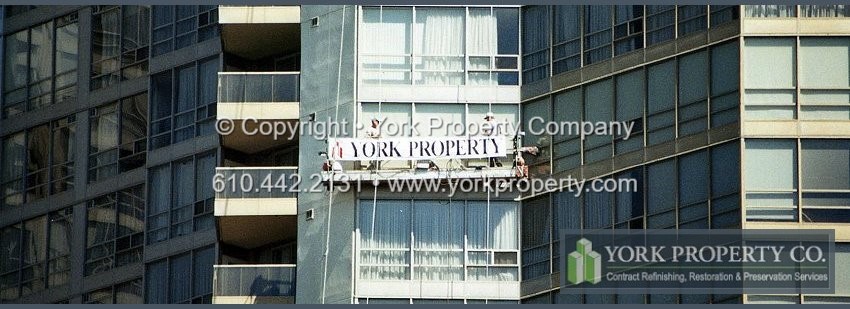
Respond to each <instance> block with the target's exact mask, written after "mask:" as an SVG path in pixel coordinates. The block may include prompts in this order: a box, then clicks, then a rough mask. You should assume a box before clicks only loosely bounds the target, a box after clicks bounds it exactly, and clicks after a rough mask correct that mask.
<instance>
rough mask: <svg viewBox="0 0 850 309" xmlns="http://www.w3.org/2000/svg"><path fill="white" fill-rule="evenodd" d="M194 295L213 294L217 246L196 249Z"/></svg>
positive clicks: (193, 266)
mask: <svg viewBox="0 0 850 309" xmlns="http://www.w3.org/2000/svg"><path fill="white" fill-rule="evenodd" d="M192 258H193V261H192V295H193V297H204V296H207V295H209V294H212V286H213V264H215V260H216V253H215V247H209V248H205V249H200V250H196V251H195V255H194V256H193V257H192Z"/></svg>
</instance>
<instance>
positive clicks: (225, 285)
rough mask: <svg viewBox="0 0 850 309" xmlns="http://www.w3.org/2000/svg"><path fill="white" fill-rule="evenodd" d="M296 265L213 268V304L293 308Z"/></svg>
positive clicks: (223, 266) (220, 266) (221, 266)
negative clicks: (269, 305)
mask: <svg viewBox="0 0 850 309" xmlns="http://www.w3.org/2000/svg"><path fill="white" fill-rule="evenodd" d="M295 280H296V267H295V265H215V266H213V300H212V302H213V304H293V303H295Z"/></svg>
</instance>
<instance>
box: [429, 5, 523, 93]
mask: <svg viewBox="0 0 850 309" xmlns="http://www.w3.org/2000/svg"><path fill="white" fill-rule="evenodd" d="M417 12H418V11H417ZM417 14H418V13H417ZM518 18H519V17H518V12H517V10H516V9H508V8H493V9H492V10H491V9H490V8H469V22H468V27H469V29H467V32H468V33H469V35H468V36H467V42H466V44H467V51H466V53H467V54H468V55H469V63H468V66H467V70H468V71H469V72H468V80H469V84H470V85H518V84H519V74H518V73H517V72H516V70H518V69H519V68H518V66H517V63H518V57H517V56H505V55H517V54H518V53H519V51H518V44H519V33H518V30H517V27H518V25H519V19H518ZM497 54H498V55H499V56H495V57H494V55H497Z"/></svg>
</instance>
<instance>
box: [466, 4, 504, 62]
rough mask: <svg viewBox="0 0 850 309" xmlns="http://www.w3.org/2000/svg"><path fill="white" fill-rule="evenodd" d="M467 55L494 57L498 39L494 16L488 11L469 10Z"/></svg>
mask: <svg viewBox="0 0 850 309" xmlns="http://www.w3.org/2000/svg"><path fill="white" fill-rule="evenodd" d="M468 32H469V51H468V52H469V54H470V55H495V54H496V48H497V45H496V44H497V43H496V42H498V39H497V36H498V32H497V31H496V16H493V15H492V14H490V9H489V8H487V9H469V31H468Z"/></svg>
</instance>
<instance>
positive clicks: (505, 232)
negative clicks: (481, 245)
mask: <svg viewBox="0 0 850 309" xmlns="http://www.w3.org/2000/svg"><path fill="white" fill-rule="evenodd" d="M518 223H519V220H518V216H517V207H516V203H513V202H493V201H491V202H490V228H489V232H490V233H491V234H492V236H491V239H492V240H491V241H490V244H491V245H490V246H491V248H493V249H497V250H517V249H519V244H518V235H519V226H517V224H518Z"/></svg>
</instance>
